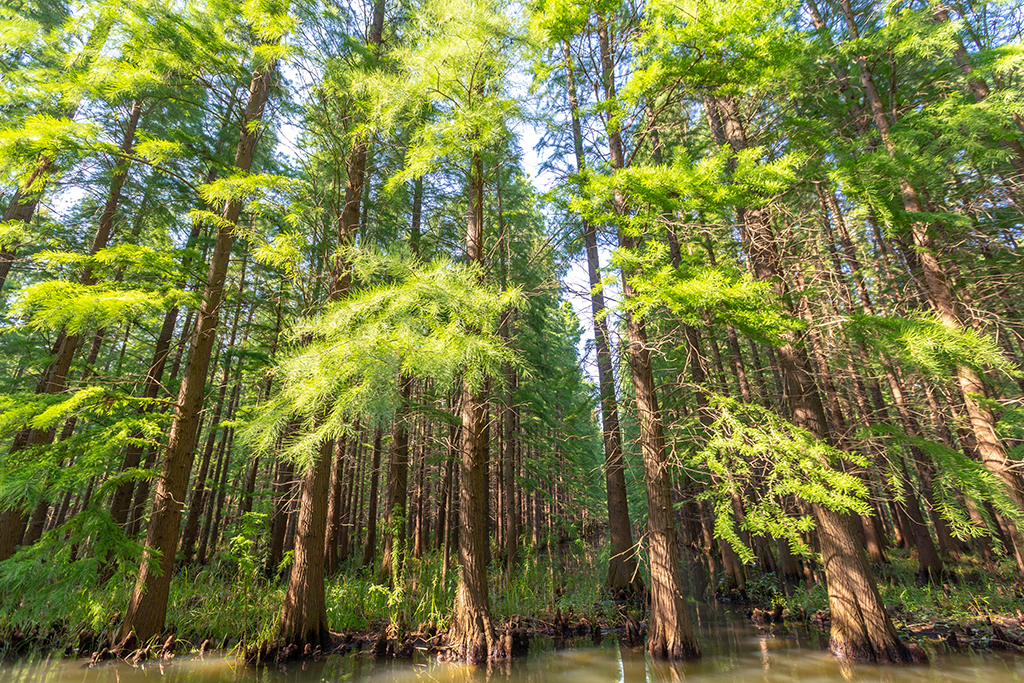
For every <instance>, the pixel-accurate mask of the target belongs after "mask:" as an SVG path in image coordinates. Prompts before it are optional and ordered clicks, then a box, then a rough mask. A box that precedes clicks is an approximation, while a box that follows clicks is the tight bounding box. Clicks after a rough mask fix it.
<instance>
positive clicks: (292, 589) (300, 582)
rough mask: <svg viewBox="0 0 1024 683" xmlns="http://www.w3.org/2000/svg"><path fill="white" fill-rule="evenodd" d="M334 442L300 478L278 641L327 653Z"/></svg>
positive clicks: (325, 444) (324, 447) (328, 444)
mask: <svg viewBox="0 0 1024 683" xmlns="http://www.w3.org/2000/svg"><path fill="white" fill-rule="evenodd" d="M333 450H334V442H333V441H326V442H325V443H324V444H323V446H322V447H321V450H320V454H319V457H318V458H317V459H316V461H315V462H314V463H312V464H311V465H310V466H309V467H308V468H307V470H306V472H305V474H304V475H303V477H302V487H301V491H300V497H299V518H298V521H297V522H296V538H295V555H294V560H293V562H292V569H291V574H290V575H289V579H288V591H287V593H285V597H284V607H283V608H282V609H281V617H280V619H279V621H278V624H277V637H278V638H279V639H280V640H282V641H284V642H285V643H286V644H289V645H292V644H294V645H298V646H299V647H303V646H305V645H309V646H310V647H312V648H313V649H316V648H320V649H321V650H323V651H326V650H327V648H328V647H329V646H330V632H329V631H328V630H327V603H326V597H325V593H324V537H325V535H326V533H327V486H328V483H329V482H330V478H331V455H332V451H333Z"/></svg>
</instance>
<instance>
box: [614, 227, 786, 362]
mask: <svg viewBox="0 0 1024 683" xmlns="http://www.w3.org/2000/svg"><path fill="white" fill-rule="evenodd" d="M667 255H668V254H667V247H666V246H664V245H661V244H652V245H650V246H648V247H646V248H645V249H644V250H643V252H641V253H637V252H636V251H634V252H627V251H625V250H619V251H618V252H616V261H617V262H619V263H621V264H626V263H628V264H629V265H628V266H626V267H627V269H628V270H630V271H631V272H635V273H639V275H637V276H636V277H634V278H633V279H632V280H631V282H632V283H633V288H634V291H635V292H636V296H635V297H634V298H633V299H632V300H631V301H630V302H629V306H630V307H631V308H632V309H633V310H634V311H636V313H637V314H639V315H642V316H647V315H649V314H651V313H653V312H655V311H656V310H657V308H658V307H661V306H665V307H667V308H668V309H669V310H670V311H672V314H673V315H674V316H675V317H676V318H678V319H679V320H680V321H681V322H684V323H686V324H688V325H693V326H697V327H700V326H703V325H705V324H706V323H707V320H708V319H709V318H710V320H712V321H713V322H715V323H718V324H721V325H725V324H729V325H733V326H734V327H736V328H737V329H739V330H741V331H742V332H743V333H744V334H746V335H747V336H749V337H750V338H752V339H757V340H759V341H763V342H766V343H769V344H775V345H779V344H782V343H784V341H785V338H786V336H787V335H789V334H791V333H792V332H795V331H797V330H801V329H803V327H804V325H803V323H802V321H800V320H799V319H797V318H794V317H793V316H791V315H788V314H787V313H786V312H785V309H784V308H783V306H781V305H780V304H779V302H778V299H777V298H776V296H775V294H774V293H773V292H772V286H771V283H768V282H761V281H758V280H754V279H753V278H752V277H751V276H750V275H747V274H740V273H737V272H735V271H731V270H730V269H726V268H707V267H701V266H697V267H688V266H686V265H684V266H683V267H681V268H674V267H672V266H671V265H668V264H665V265H660V267H659V263H661V264H664V262H665V261H666V260H667Z"/></svg>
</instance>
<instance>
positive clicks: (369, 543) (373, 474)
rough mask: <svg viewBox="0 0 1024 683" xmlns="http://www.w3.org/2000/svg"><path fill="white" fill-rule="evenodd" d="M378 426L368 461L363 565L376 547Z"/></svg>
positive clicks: (374, 431)
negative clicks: (367, 506) (368, 494)
mask: <svg viewBox="0 0 1024 683" xmlns="http://www.w3.org/2000/svg"><path fill="white" fill-rule="evenodd" d="M382 438H383V436H382V435H381V431H380V427H377V428H376V429H374V430H373V459H372V462H371V463H370V502H369V508H367V512H366V540H365V542H364V544H363V562H362V565H363V566H364V567H367V566H369V565H370V564H371V563H372V562H373V555H374V553H375V551H376V548H377V497H378V494H377V487H378V485H379V482H380V452H381V449H382V446H381V440H382Z"/></svg>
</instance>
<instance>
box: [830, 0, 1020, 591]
mask: <svg viewBox="0 0 1024 683" xmlns="http://www.w3.org/2000/svg"><path fill="white" fill-rule="evenodd" d="M840 5H841V7H842V10H843V16H844V18H845V19H846V25H847V29H848V30H849V32H850V35H851V37H852V38H854V39H857V38H859V33H858V29H857V24H856V21H855V17H854V14H853V9H852V8H851V6H850V0H840ZM856 61H857V66H858V67H859V69H860V78H861V84H862V85H863V86H864V92H865V94H866V95H867V98H868V103H869V104H870V106H871V115H872V118H873V119H874V122H875V127H876V128H877V129H878V133H879V135H880V136H881V138H882V143H883V144H884V145H885V148H886V150H887V151H888V153H889V155H890V156H892V157H894V158H895V157H896V156H897V149H896V141H895V140H893V137H892V134H891V123H890V121H889V118H888V116H887V115H886V112H885V108H884V106H883V104H882V99H881V97H880V96H879V94H878V89H877V88H876V86H875V82H874V78H873V76H872V74H871V71H870V67H869V66H868V62H867V59H866V58H865V57H863V56H861V55H857V56H856ZM899 185H900V193H901V195H902V199H903V208H904V210H906V211H907V212H908V213H910V214H911V215H913V214H919V213H921V212H922V204H921V201H920V199H919V197H918V194H917V191H916V190H915V189H914V187H913V186H912V185H911V184H910V183H909V182H908V181H907V180H906V179H905V178H900V179H899ZM910 232H911V236H912V237H913V240H914V247H915V249H914V250H913V251H914V254H915V255H916V257H917V261H918V264H919V267H920V270H921V272H922V274H923V276H924V288H925V291H926V292H927V295H928V299H929V302H930V304H931V307H932V309H933V310H934V311H935V313H936V315H937V316H938V318H939V320H940V321H941V322H942V324H943V325H945V326H946V327H948V328H950V329H952V330H957V331H959V330H961V329H963V328H964V327H965V324H964V321H963V320H962V319H961V316H960V314H959V312H958V311H957V302H956V298H955V296H954V293H953V289H952V287H951V286H950V284H949V280H948V278H947V276H946V272H945V270H944V269H943V267H942V264H941V262H940V261H939V246H938V245H936V244H935V241H934V238H933V235H932V229H931V226H930V225H928V224H927V223H925V222H923V221H920V220H914V222H913V223H912V224H911V228H910ZM956 379H957V381H958V384H959V386H960V393H961V394H962V395H963V399H964V406H965V407H966V409H967V416H968V418H969V420H970V424H971V429H972V431H973V432H974V438H975V441H976V448H977V451H978V455H979V456H980V457H981V461H982V463H983V464H984V465H985V467H987V468H988V469H989V470H990V471H991V472H992V473H993V474H995V475H996V476H998V477H999V478H1000V479H1001V480H1002V481H1003V483H1004V484H1005V485H1006V489H1007V492H1008V493H1009V495H1010V499H1011V500H1012V501H1013V503H1014V504H1015V505H1016V506H1017V507H1018V508H1020V509H1022V510H1024V492H1022V491H1021V486H1020V482H1019V480H1018V477H1017V475H1016V473H1015V472H1014V471H1013V470H1012V469H1011V467H1010V463H1009V460H1008V458H1007V456H1006V449H1005V448H1004V446H1003V444H1002V442H1001V441H1000V440H999V437H998V435H997V434H996V431H995V422H996V421H995V416H994V415H993V413H992V410H991V409H989V408H988V407H987V404H986V402H985V401H986V399H987V398H988V389H987V388H986V386H985V383H984V382H983V381H982V378H981V376H980V375H979V374H978V373H977V372H976V371H975V370H974V368H971V367H969V366H967V365H960V366H959V367H957V369H956ZM1009 532H1010V538H1011V541H1012V544H1013V551H1014V558H1015V560H1016V562H1017V570H1018V572H1020V573H1022V574H1024V534H1022V533H1021V531H1020V529H1018V528H1017V526H1016V525H1015V524H1010V527H1009Z"/></svg>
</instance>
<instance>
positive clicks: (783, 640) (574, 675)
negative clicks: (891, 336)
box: [0, 606, 1024, 683]
mask: <svg viewBox="0 0 1024 683" xmlns="http://www.w3.org/2000/svg"><path fill="white" fill-rule="evenodd" d="M696 615H697V619H696V625H697V627H698V637H699V639H700V644H701V647H702V648H703V652H704V657H703V658H702V659H700V660H699V661H697V662H687V663H683V664H666V663H663V662H651V661H650V660H649V659H648V658H647V657H646V656H645V654H644V652H642V651H631V650H629V649H628V648H625V647H620V645H619V644H618V642H617V640H616V639H615V638H606V639H605V640H604V641H603V642H602V643H601V644H600V645H597V646H595V645H593V644H592V643H590V642H589V641H586V640H583V641H579V642H577V643H574V644H573V645H572V646H570V647H565V648H564V649H556V648H555V647H554V644H553V643H551V642H550V641H547V642H543V641H542V642H535V643H534V644H533V646H532V648H531V652H530V655H529V656H528V657H526V658H524V659H519V660H515V661H513V662H510V663H503V664H498V665H495V666H491V667H470V666H464V665H457V664H438V663H437V662H435V661H433V659H430V658H425V657H424V658H420V659H418V660H415V661H413V662H405V661H400V662H385V663H378V662H374V661H372V660H370V659H369V657H368V655H366V654H365V653H364V654H353V655H349V656H345V657H340V656H333V657H328V658H326V659H324V660H322V661H320V662H307V663H305V664H293V665H290V666H288V667H286V668H276V667H267V668H264V669H262V670H259V671H256V670H253V669H249V668H247V667H245V666H243V665H241V664H240V663H238V662H237V661H235V660H232V659H228V658H225V657H223V656H207V657H205V658H200V657H188V656H182V657H176V658H174V659H172V660H170V661H168V662H162V663H161V662H147V663H145V664H143V665H140V666H134V667H133V666H131V665H129V664H125V663H123V662H106V663H102V664H98V665H95V666H89V664H88V662H87V661H86V660H73V661H69V660H49V661H42V662H26V663H20V664H13V665H4V666H0V683H320V682H321V681H322V682H324V683H336V682H337V683H341V682H344V683H783V682H785V683H859V682H864V683H867V682H876V681H877V682H880V683H961V682H963V683H968V682H969V683H977V682H985V681H992V682H993V683H996V682H998V683H1003V682H1004V681H1005V682H1010V681H1024V657H1017V656H1014V655H1009V654H998V653H986V654H980V653H968V654H945V653H942V652H941V651H935V650H933V651H930V654H931V657H932V663H931V664H930V665H926V666H904V667H878V666H868V665H864V664H843V663H840V662H838V661H836V660H835V659H834V658H832V657H831V656H829V655H828V653H827V652H826V651H825V650H824V649H823V648H824V644H825V643H824V640H823V636H821V635H820V634H818V633H817V632H814V631H812V632H807V631H805V630H802V629H800V630H797V631H794V630H789V629H778V630H777V632H776V633H774V634H772V633H770V632H768V631H759V630H758V629H757V628H756V627H754V626H753V625H751V624H750V623H749V622H747V621H746V620H745V619H743V618H742V617H741V616H739V615H737V614H735V613H732V612H729V611H726V610H722V609H720V608H717V607H716V606H710V607H704V606H701V607H699V608H698V610H697V612H696Z"/></svg>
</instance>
